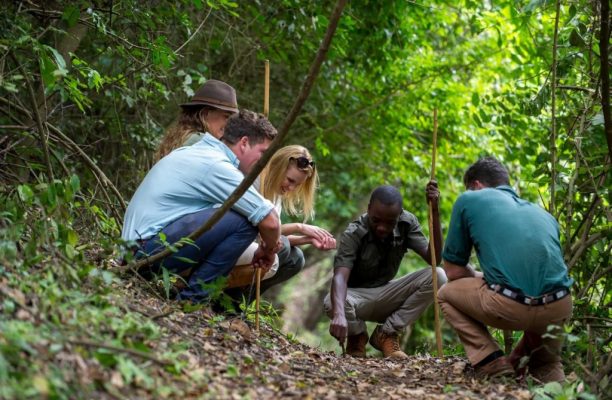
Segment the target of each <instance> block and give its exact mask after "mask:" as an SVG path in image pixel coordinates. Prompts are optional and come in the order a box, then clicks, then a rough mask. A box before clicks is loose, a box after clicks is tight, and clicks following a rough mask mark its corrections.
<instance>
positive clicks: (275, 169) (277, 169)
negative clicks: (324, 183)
mask: <svg viewBox="0 0 612 400" xmlns="http://www.w3.org/2000/svg"><path fill="white" fill-rule="evenodd" d="M300 157H306V158H307V159H308V160H309V161H312V156H311V155H310V153H309V152H308V150H307V149H306V148H305V147H302V146H298V145H292V146H285V147H283V148H281V149H279V150H278V151H277V152H276V153H274V155H273V156H272V158H270V161H269V162H268V164H267V165H266V166H265V167H264V169H263V171H261V174H260V192H261V194H262V196H263V197H265V198H266V199H268V200H270V201H272V202H273V203H276V202H277V201H278V199H279V198H280V199H281V202H282V206H283V210H285V212H286V213H287V214H289V215H300V214H302V215H303V216H304V221H306V220H308V219H312V218H314V214H315V211H314V198H315V192H316V190H317V186H318V184H319V176H318V174H317V170H316V168H315V166H314V163H311V164H309V165H307V166H306V167H305V168H299V167H298V165H297V159H298V158H300ZM291 165H293V166H295V167H296V168H298V169H299V170H300V171H303V172H305V173H307V177H306V180H305V181H304V182H303V183H302V184H301V185H299V186H298V187H297V188H296V189H295V190H294V191H292V192H289V193H287V194H285V195H284V196H282V195H281V193H280V187H281V184H282V183H283V180H284V179H285V176H286V172H287V169H288V168H289V166H291Z"/></svg>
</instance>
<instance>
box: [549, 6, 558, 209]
mask: <svg viewBox="0 0 612 400" xmlns="http://www.w3.org/2000/svg"><path fill="white" fill-rule="evenodd" d="M555 8H556V11H555V34H554V39H553V65H552V80H551V83H550V86H551V88H550V89H551V98H552V107H551V108H552V109H551V117H552V121H551V123H552V126H551V132H550V158H551V159H550V169H551V183H550V205H549V207H548V208H549V212H550V213H551V214H552V215H553V216H554V215H555V190H556V181H557V116H556V115H555V113H556V111H557V110H556V106H557V96H556V91H557V40H558V37H559V13H560V10H561V1H560V0H557V1H556V5H555Z"/></svg>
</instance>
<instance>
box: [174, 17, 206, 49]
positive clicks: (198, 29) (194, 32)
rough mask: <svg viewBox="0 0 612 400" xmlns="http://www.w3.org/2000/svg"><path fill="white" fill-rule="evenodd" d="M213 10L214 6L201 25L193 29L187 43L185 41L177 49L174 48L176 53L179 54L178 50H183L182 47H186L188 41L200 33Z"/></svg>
mask: <svg viewBox="0 0 612 400" xmlns="http://www.w3.org/2000/svg"><path fill="white" fill-rule="evenodd" d="M211 12H212V7H211V8H210V10H208V14H206V17H204V20H203V21H202V22H201V23H200V25H199V26H198V27H197V28H196V30H195V31H193V33H192V34H191V36H189V38H188V39H187V40H186V41H185V43H183V44H182V45H180V46H179V47H178V48H177V49H176V50H174V54H178V52H179V51H181V49H182V48H183V47H185V46H186V45H187V43H189V42H190V41H191V39H193V38H194V37H195V35H197V34H198V32H200V29H202V27H203V26H204V23H205V22H206V20H207V19H208V17H209V16H210V13H211Z"/></svg>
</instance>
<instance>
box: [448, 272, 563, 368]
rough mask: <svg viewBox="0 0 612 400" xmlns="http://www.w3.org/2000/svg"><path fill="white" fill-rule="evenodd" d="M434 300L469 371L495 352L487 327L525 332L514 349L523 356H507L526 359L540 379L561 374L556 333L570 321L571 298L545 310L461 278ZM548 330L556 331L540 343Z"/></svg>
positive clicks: (558, 338) (484, 285)
mask: <svg viewBox="0 0 612 400" xmlns="http://www.w3.org/2000/svg"><path fill="white" fill-rule="evenodd" d="M438 300H439V303H440V308H441V309H442V312H443V313H444V317H445V318H446V320H447V321H448V322H449V323H450V324H451V325H452V326H453V328H455V330H456V331H457V334H458V335H459V339H461V342H462V343H463V347H464V348H465V353H466V354H467V357H468V359H469V360H470V363H472V365H476V364H478V363H479V362H480V361H482V360H483V359H484V358H485V357H486V356H488V355H489V354H491V353H492V352H494V351H497V350H499V346H498V345H497V342H496V341H495V340H494V339H493V337H492V336H491V334H490V333H489V331H488V329H487V326H492V327H494V328H499V329H505V330H513V331H524V332H525V334H524V336H523V338H522V339H521V342H520V343H519V344H518V345H517V348H516V349H515V352H516V351H518V352H522V353H523V354H518V355H514V354H513V356H517V357H519V358H520V356H522V355H530V356H531V358H530V361H529V366H530V369H531V371H532V372H534V369H542V371H543V372H544V373H546V374H552V375H555V376H558V375H559V374H563V369H562V366H561V357H560V352H561V344H562V338H561V336H560V333H562V331H561V330H560V329H559V327H561V326H562V325H563V324H564V322H566V321H567V320H568V319H569V317H570V316H571V313H572V298H571V296H566V297H564V298H563V299H561V300H558V301H555V302H553V303H550V304H543V305H539V306H529V305H526V304H521V303H519V302H517V301H515V300H512V299H509V298H507V297H505V296H503V295H501V294H499V293H496V292H495V291H493V290H491V289H489V288H488V286H487V284H486V282H485V281H484V279H482V278H462V279H457V280H454V281H452V282H448V283H447V284H445V285H444V286H442V287H441V288H440V290H439V291H438ZM551 325H552V326H554V327H557V328H555V329H554V330H553V331H550V333H551V335H545V337H542V334H544V333H547V331H548V329H550V328H549V326H551ZM553 370H554V371H553ZM534 376H535V374H534ZM543 378H544V379H546V378H545V377H543Z"/></svg>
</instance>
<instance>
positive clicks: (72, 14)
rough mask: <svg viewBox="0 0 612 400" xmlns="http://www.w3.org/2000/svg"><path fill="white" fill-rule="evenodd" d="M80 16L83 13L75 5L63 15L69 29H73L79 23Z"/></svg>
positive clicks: (70, 5)
mask: <svg viewBox="0 0 612 400" xmlns="http://www.w3.org/2000/svg"><path fill="white" fill-rule="evenodd" d="M80 15H81V11H80V10H79V7H78V6H76V5H74V4H69V5H68V6H66V8H65V9H64V12H63V13H62V19H63V20H64V21H66V24H67V25H68V27H69V28H72V27H73V26H75V25H76V23H77V22H78V20H79V17H80Z"/></svg>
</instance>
